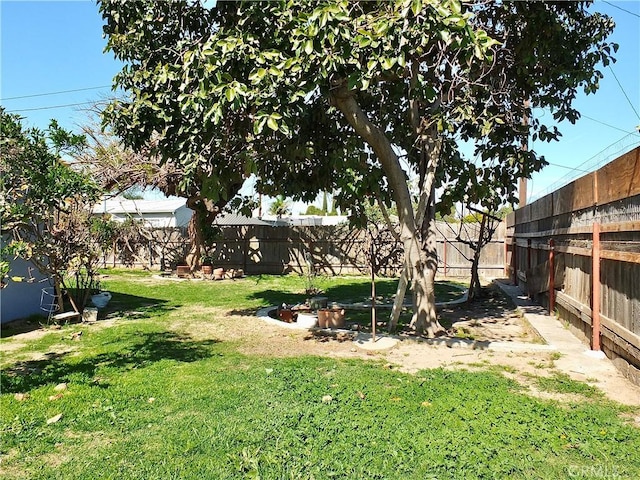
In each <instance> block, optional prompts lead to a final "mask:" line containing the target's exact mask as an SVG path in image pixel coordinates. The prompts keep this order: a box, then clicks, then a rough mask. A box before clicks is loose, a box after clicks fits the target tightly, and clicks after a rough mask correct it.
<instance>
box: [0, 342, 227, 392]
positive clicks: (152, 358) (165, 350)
mask: <svg viewBox="0 0 640 480" xmlns="http://www.w3.org/2000/svg"><path fill="white" fill-rule="evenodd" d="M135 335H136V336H135V337H133V335H132V337H131V339H130V340H131V341H130V342H129V343H128V344H126V345H124V346H123V347H122V348H121V349H119V350H118V351H116V352H108V353H101V354H98V355H95V356H92V357H88V358H85V359H83V360H81V361H80V362H74V361H73V358H68V356H69V352H67V353H48V354H46V355H44V358H41V359H38V360H28V361H23V362H17V363H15V364H14V365H12V366H9V367H7V368H4V369H3V370H2V372H1V376H0V388H1V389H2V392H3V393H17V392H22V393H25V392H28V391H30V390H32V389H34V388H38V387H41V386H43V385H47V384H58V383H63V382H74V383H78V382H84V383H87V384H93V385H96V384H99V379H97V378H96V376H97V375H98V374H99V373H100V371H101V370H103V369H116V370H119V371H121V372H126V371H130V370H135V369H137V368H144V367H147V366H149V365H151V364H153V363H155V362H159V361H161V360H174V361H176V362H185V363H190V362H196V361H199V360H204V359H206V358H210V357H212V356H214V355H215V353H214V352H213V351H212V348H211V347H212V346H213V345H215V344H216V343H219V342H218V341H217V340H205V341H195V340H193V339H192V338H191V337H189V336H186V335H180V334H177V333H174V332H154V333H144V334H135ZM121 341H126V340H121ZM102 386H104V385H102Z"/></svg>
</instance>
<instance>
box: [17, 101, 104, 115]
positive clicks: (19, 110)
mask: <svg viewBox="0 0 640 480" xmlns="http://www.w3.org/2000/svg"><path fill="white" fill-rule="evenodd" d="M100 103H104V102H80V103H67V104H66V105H51V106H49V107H35V108H18V109H15V110H7V113H16V112H33V111H35V110H53V109H55V108H66V107H77V106H80V105H97V104H100Z"/></svg>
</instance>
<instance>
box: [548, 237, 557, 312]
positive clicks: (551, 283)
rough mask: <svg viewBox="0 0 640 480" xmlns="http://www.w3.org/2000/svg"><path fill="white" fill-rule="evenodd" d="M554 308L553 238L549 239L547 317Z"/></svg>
mask: <svg viewBox="0 0 640 480" xmlns="http://www.w3.org/2000/svg"><path fill="white" fill-rule="evenodd" d="M555 308H556V259H555V252H554V241H553V238H551V239H549V315H553V311H554V310H555Z"/></svg>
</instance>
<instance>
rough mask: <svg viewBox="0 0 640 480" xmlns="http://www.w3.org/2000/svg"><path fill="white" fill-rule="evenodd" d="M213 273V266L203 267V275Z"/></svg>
mask: <svg viewBox="0 0 640 480" xmlns="http://www.w3.org/2000/svg"><path fill="white" fill-rule="evenodd" d="M212 273H213V267H212V266H211V265H203V266H202V274H203V275H211V274H212Z"/></svg>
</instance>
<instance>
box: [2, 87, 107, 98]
mask: <svg viewBox="0 0 640 480" xmlns="http://www.w3.org/2000/svg"><path fill="white" fill-rule="evenodd" d="M110 87H111V85H102V86H100V87H85V88H75V89H73V90H60V91H59V92H47V93H33V94H31V95H21V96H19V97H7V98H0V101H2V102H3V101H5V100H18V99H20V98H33V97H47V96H49V95H59V94H61V93H72V92H84V91H86V90H99V89H101V88H110Z"/></svg>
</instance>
